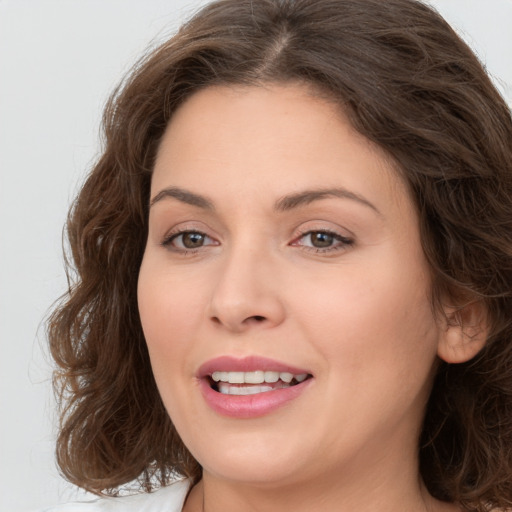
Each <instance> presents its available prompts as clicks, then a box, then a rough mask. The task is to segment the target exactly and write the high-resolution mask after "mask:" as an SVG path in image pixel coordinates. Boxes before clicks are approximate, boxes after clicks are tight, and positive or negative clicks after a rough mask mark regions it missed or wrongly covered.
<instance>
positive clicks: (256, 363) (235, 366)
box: [197, 356, 311, 378]
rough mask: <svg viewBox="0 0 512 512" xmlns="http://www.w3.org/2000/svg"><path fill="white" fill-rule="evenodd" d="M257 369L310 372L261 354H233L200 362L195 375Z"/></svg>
mask: <svg viewBox="0 0 512 512" xmlns="http://www.w3.org/2000/svg"><path fill="white" fill-rule="evenodd" d="M258 370H264V371H273V372H279V373H281V372H288V373H291V374H293V375H301V374H305V373H307V374H310V373H311V372H310V371H308V370H305V369H304V368H297V367H295V366H291V365H289V364H286V363H282V362H280V361H276V360H274V359H269V358H267V357H261V356H248V357H242V358H236V357H233V356H220V357H216V358H214V359H210V360H209V361H206V362H205V363H204V364H202V365H201V366H200V367H199V369H198V371H197V376H198V377H199V378H204V377H208V376H210V375H211V374H212V373H213V372H216V371H223V372H254V371H258Z"/></svg>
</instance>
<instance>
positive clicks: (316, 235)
mask: <svg viewBox="0 0 512 512" xmlns="http://www.w3.org/2000/svg"><path fill="white" fill-rule="evenodd" d="M309 236H310V239H311V245H312V246H313V247H318V248H319V249H323V248H325V247H331V245H332V244H333V242H334V235H332V234H331V233H325V232H322V231H313V232H311V233H310V234H309Z"/></svg>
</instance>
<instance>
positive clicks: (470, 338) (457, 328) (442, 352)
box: [437, 301, 489, 363]
mask: <svg viewBox="0 0 512 512" xmlns="http://www.w3.org/2000/svg"><path fill="white" fill-rule="evenodd" d="M444 313H445V318H446V321H445V325H444V332H442V333H441V336H440V338H439V343H438V347H437V355H438V356H439V357H440V358H441V359H442V360H443V361H445V362H447V363H464V362H466V361H469V360H470V359H472V358H473V357H475V356H476V355H477V354H478V352H480V350H481V349H482V348H483V347H484V345H485V343H486V341H487V336H488V334H489V325H488V318H487V308H486V307H485V304H484V303H483V302H482V301H475V302H471V303H469V304H466V305H465V306H462V307H460V308H454V307H446V308H445V309H444Z"/></svg>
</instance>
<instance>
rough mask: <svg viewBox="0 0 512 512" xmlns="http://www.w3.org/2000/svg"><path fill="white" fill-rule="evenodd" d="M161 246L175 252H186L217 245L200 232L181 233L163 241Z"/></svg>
mask: <svg viewBox="0 0 512 512" xmlns="http://www.w3.org/2000/svg"><path fill="white" fill-rule="evenodd" d="M162 245H164V246H165V247H168V248H169V249H174V250H176V251H187V250H194V249H200V248H201V247H204V246H208V245H218V243H217V242H216V241H215V240H214V239H213V238H210V237H209V236H208V235H206V234H204V233H201V232H200V231H182V232H181V233H176V234H174V235H172V236H170V237H169V238H167V239H166V240H164V241H163V243H162Z"/></svg>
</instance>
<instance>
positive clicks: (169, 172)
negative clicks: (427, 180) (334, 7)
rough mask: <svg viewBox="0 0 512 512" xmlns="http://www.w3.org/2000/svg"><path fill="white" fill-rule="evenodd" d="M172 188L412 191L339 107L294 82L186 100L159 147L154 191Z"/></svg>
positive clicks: (208, 92) (216, 90)
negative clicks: (408, 189) (170, 186)
mask: <svg viewBox="0 0 512 512" xmlns="http://www.w3.org/2000/svg"><path fill="white" fill-rule="evenodd" d="M169 185H173V186H183V187H189V186H190V185H193V186H194V187H195V188H196V189H197V191H198V192H200V193H204V194H208V193H209V192H211V191H212V190H213V191H215V190H217V189H219V188H222V191H223V192H225V193H228V192H232V193H234V194H236V193H237V190H238V191H239V192H240V191H241V190H242V189H244V190H245V191H246V193H248V192H249V191H250V190H252V193H253V194H258V193H261V192H263V191H265V193H266V194H267V193H268V194H271V192H274V193H275V194H276V195H279V194H287V193H290V192H293V191H294V190H293V189H301V188H318V187H319V186H321V187H323V188H325V187H335V186H340V185H341V186H344V187H348V188H356V189H360V190H361V191H364V190H366V189H368V190H367V192H369V193H371V194H377V195H383V194H384V195H387V196H390V197H391V196H392V199H393V201H395V202H397V201H402V199H403V198H404V197H407V196H408V193H407V191H406V187H405V186H404V184H403V183H402V180H401V178H400V177H399V175H398V172H397V171H396V169H395V166H394V164H393V163H392V161H391V158H390V157H388V156H387V154H386V153H385V152H384V151H383V150H382V149H381V148H379V147H378V146H376V145H375V144H373V143H371V142H370V141H369V140H368V139H367V138H365V137H364V136H363V135H361V134H360V133H358V132H357V131H356V130H355V129H354V128H353V127H352V125H351V124H350V122H349V121H348V119H347V117H346V116H345V114H344V113H343V111H342V108H341V106H340V105H338V104H336V103H334V102H333V101H329V100H328V99H326V98H324V97H321V96H320V95H318V94H315V92H314V91H312V90H311V89H310V88H307V87H305V86H301V85H296V84H289V85H275V84H272V85H265V86H258V87H254V86H251V87H242V86H240V87H225V86H222V87H221V86H215V87H208V88H206V89H203V90H201V91H199V92H197V93H195V94H194V95H192V96H191V97H190V98H188V100H187V101H186V102H185V103H184V104H182V105H181V106H180V108H179V109H178V110H177V111H176V112H175V114H174V116H173V118H172V119H171V122H170V123H169V125H168V127H167V129H166V132H165V134H164V137H163V139H162V142H161V144H160V147H159V151H158V154H157V159H156V164H155V169H154V174H153V179H152V195H154V194H155V192H157V191H158V189H160V188H163V187H166V186H169ZM251 187H252V188H251ZM371 189H373V190H371Z"/></svg>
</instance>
